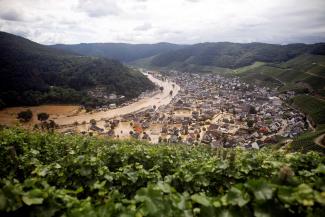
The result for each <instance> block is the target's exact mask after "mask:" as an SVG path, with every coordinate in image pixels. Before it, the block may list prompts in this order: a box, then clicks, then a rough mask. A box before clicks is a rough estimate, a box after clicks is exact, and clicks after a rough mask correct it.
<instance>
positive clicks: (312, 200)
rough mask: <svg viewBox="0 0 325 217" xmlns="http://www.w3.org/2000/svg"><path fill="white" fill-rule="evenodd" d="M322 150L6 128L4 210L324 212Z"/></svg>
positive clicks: (2, 142) (0, 142) (2, 139)
mask: <svg viewBox="0 0 325 217" xmlns="http://www.w3.org/2000/svg"><path fill="white" fill-rule="evenodd" d="M324 164H325V158H324V157H322V156H320V155H318V154H316V153H314V152H309V153H307V154H302V153H284V152H282V151H272V150H269V149H264V150H260V151H252V150H242V149H217V150H211V149H208V148H206V147H203V146H198V147H188V146H184V145H173V146H171V145H150V144H145V143H141V142H139V141H112V140H104V139H95V138H90V137H80V136H62V135H57V134H48V133H37V132H33V133H31V132H27V131H24V130H20V129H3V130H0V177H1V180H0V189H1V190H0V210H1V211H0V215H1V216H78V217H79V216H325V208H324V205H325V165H324Z"/></svg>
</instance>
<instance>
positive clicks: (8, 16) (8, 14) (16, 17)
mask: <svg viewBox="0 0 325 217" xmlns="http://www.w3.org/2000/svg"><path fill="white" fill-rule="evenodd" d="M0 18H1V19H3V20H8V21H23V20H24V19H23V16H22V15H21V14H20V13H18V12H17V11H16V10H5V11H2V12H0Z"/></svg>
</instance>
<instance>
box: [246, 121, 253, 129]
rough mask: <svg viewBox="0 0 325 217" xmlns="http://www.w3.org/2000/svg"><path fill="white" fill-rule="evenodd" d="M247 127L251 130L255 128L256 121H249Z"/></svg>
mask: <svg viewBox="0 0 325 217" xmlns="http://www.w3.org/2000/svg"><path fill="white" fill-rule="evenodd" d="M247 126H248V127H249V128H251V127H253V126H254V121H253V120H247Z"/></svg>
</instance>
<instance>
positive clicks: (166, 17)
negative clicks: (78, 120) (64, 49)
mask: <svg viewBox="0 0 325 217" xmlns="http://www.w3.org/2000/svg"><path fill="white" fill-rule="evenodd" d="M0 30H1V31H6V32H10V33H13V34H17V35H21V36H23V37H27V38H29V39H31V40H33V41H36V42H39V43H43V44H56V43H81V42H127V43H156V42H162V41H163V42H172V43H182V44H193V43H199V42H207V41H210V42H212V41H213V42H218V41H231V42H267V43H280V44H286V43H295V42H304V43H314V42H320V41H323V42H325V0H116V1H113V0H0Z"/></svg>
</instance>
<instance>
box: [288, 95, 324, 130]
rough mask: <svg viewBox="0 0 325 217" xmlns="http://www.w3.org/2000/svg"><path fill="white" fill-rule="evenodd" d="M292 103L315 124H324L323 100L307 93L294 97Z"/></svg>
mask: <svg viewBox="0 0 325 217" xmlns="http://www.w3.org/2000/svg"><path fill="white" fill-rule="evenodd" d="M293 103H294V104H295V105H296V106H297V107H298V108H299V109H301V110H302V111H303V112H304V113H306V114H308V115H309V116H310V117H311V118H312V120H313V121H314V122H315V123H316V124H317V125H319V124H325V102H324V101H323V100H321V99H317V98H315V97H312V96H308V95H300V96H296V97H294V100H293Z"/></svg>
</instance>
